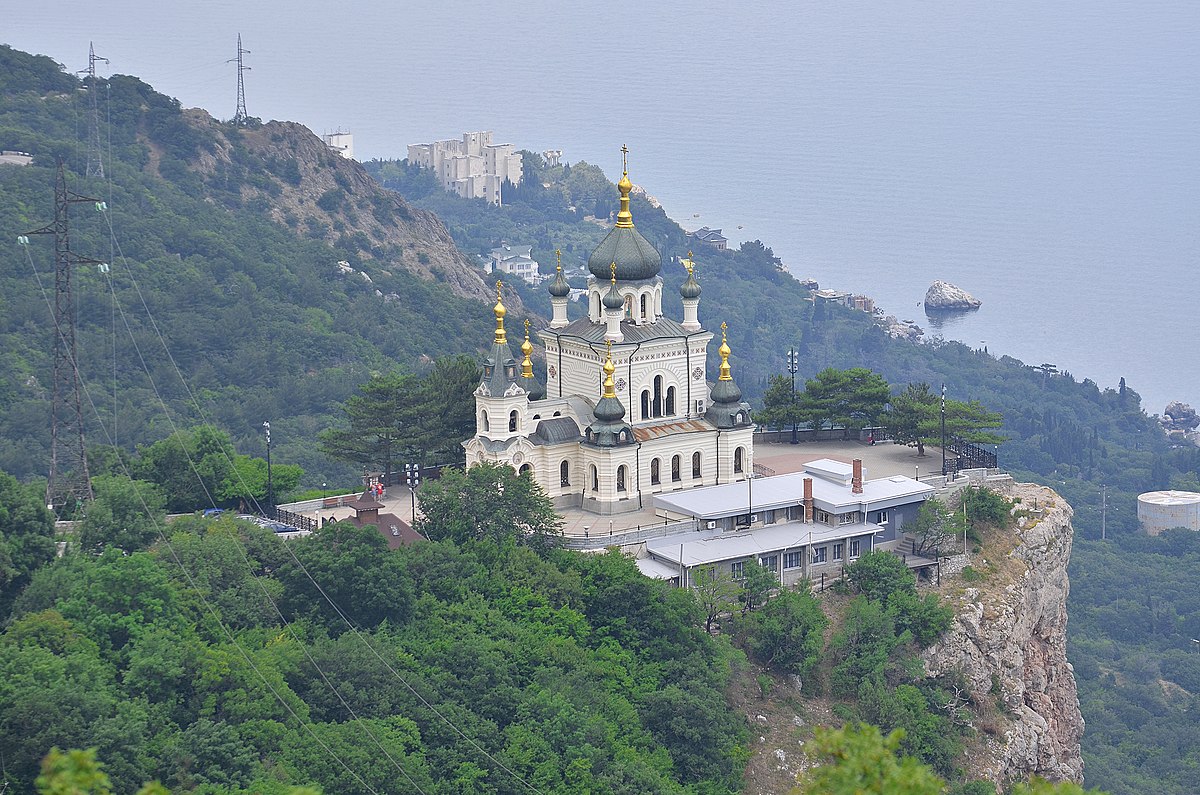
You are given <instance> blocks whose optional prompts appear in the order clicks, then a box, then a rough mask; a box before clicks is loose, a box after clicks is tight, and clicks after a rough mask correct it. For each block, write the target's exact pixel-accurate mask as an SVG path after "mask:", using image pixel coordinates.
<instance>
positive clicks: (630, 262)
mask: <svg viewBox="0 0 1200 795" xmlns="http://www.w3.org/2000/svg"><path fill="white" fill-rule="evenodd" d="M628 151H629V150H628V149H626V148H625V147H624V146H622V147H621V155H622V161H624V155H625V153H626V152H628ZM617 190H618V191H619V192H620V194H621V209H620V212H618V213H617V224H616V226H614V227H613V228H612V229H611V230H610V231H609V233H608V235H607V236H605V238H604V240H602V241H600V245H599V246H597V247H596V250H595V251H593V252H592V256H590V257H588V270H590V271H591V272H592V274H593V275H594V276H595V277H596V278H597V279H605V278H608V277H609V276H610V275H613V276H616V278H617V279H619V280H620V281H637V280H641V279H653V278H654V277H655V276H657V275H658V272H659V271H660V270H662V257H661V256H659V254H658V251H657V250H656V249H655V248H654V246H652V245H650V241H649V240H647V239H646V238H644V237H642V235H641V233H640V232H638V230H636V229H634V228H633V214H632V213H630V212H629V192H630V191H631V190H633V183H632V182H630V181H629V169H628V167H627V166H625V165H623V166H622V173H621V181H620V182H618V183H617ZM614 265H615V266H616V267H615V270H613V266H614Z"/></svg>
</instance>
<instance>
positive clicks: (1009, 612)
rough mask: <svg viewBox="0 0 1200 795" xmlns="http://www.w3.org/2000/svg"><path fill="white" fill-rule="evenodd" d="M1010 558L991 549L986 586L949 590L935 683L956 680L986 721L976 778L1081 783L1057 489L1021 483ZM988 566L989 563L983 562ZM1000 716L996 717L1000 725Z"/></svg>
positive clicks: (1065, 551) (1067, 514)
mask: <svg viewBox="0 0 1200 795" xmlns="http://www.w3.org/2000/svg"><path fill="white" fill-rule="evenodd" d="M1006 491H1007V496H1008V497H1010V498H1019V499H1020V503H1019V504H1018V505H1017V506H1016V508H1015V513H1016V516H1017V527H1016V528H1015V529H1014V530H1013V531H1012V534H1013V535H1014V538H1013V540H1012V543H1006V544H1004V545H1003V546H1006V547H1007V549H1003V548H992V547H990V546H989V547H988V548H985V550H984V552H983V554H982V555H976V556H975V558H976V559H973V560H972V561H971V565H972V567H973V568H974V569H976V570H977V571H983V572H985V574H984V575H983V577H982V579H981V580H980V581H978V583H977V584H976V583H968V582H966V581H962V582H961V588H960V590H959V593H958V594H957V595H951V594H952V593H953V591H952V589H953V588H954V587H955V586H954V585H950V586H948V587H946V589H945V590H946V591H947V596H948V597H949V603H950V605H951V606H952V607H954V609H955V621H954V624H953V625H952V626H951V628H950V630H949V631H948V632H947V633H946V635H945V636H944V637H943V638H942V640H940V641H939V642H938V643H937V644H935V645H934V646H931V647H930V648H929V649H927V650H926V651H925V653H924V655H923V657H924V663H925V669H926V672H927V673H928V674H929V675H930V676H941V675H947V674H949V675H957V676H960V677H961V678H962V680H963V681H964V682H965V683H966V685H967V688H968V689H969V691H970V694H971V700H972V701H973V702H974V703H975V704H976V706H977V714H976V718H975V719H976V720H977V721H980V722H983V721H987V722H988V725H986V726H977V728H981V729H982V730H981V731H980V733H979V737H980V738H981V741H980V743H979V744H978V747H976V748H973V749H972V750H971V751H970V752H969V753H968V759H967V765H968V768H969V770H970V773H971V774H972V775H974V776H977V777H980V778H986V779H989V780H991V781H993V782H995V783H996V784H998V785H1000V786H1001V787H1003V786H1005V785H1007V784H1009V783H1011V782H1013V781H1018V780H1025V779H1027V778H1028V777H1029V776H1032V775H1038V776H1042V777H1043V778H1047V779H1051V780H1056V781H1074V782H1082V780H1083V759H1082V757H1081V756H1080V750H1079V741H1080V738H1081V737H1082V736H1083V717H1082V715H1081V714H1080V712H1079V697H1078V695H1077V693H1076V690H1075V676H1074V672H1073V670H1072V668H1071V664H1070V663H1069V662H1067V638H1066V634H1067V592H1068V590H1069V583H1068V580H1067V562H1068V560H1069V559H1070V557H1071V541H1072V535H1073V530H1072V529H1071V515H1072V510H1071V506H1069V505H1068V504H1067V503H1066V502H1065V501H1064V500H1063V499H1062V497H1060V496H1059V495H1057V494H1055V493H1054V492H1053V491H1051V490H1050V489H1047V488H1044V487H1041V486H1035V485H1028V484H1019V485H1014V486H1011V487H1009V488H1008V489H1006ZM985 558H990V559H985ZM997 716H998V717H997Z"/></svg>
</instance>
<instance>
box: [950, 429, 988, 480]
mask: <svg viewBox="0 0 1200 795" xmlns="http://www.w3.org/2000/svg"><path fill="white" fill-rule="evenodd" d="M946 452H947V453H953V454H954V459H953V460H951V459H950V458H947V459H946V474H947V475H954V474H956V473H957V472H958V471H959V470H962V469H996V467H997V464H996V454H995V453H994V452H992V451H991V450H988V449H986V448H983V447H980V446H979V445H977V444H971V443H970V442H967V441H963V440H962V439H957V438H956V439H953V440H951V441H950V442H949V443H948V444H947V445H946Z"/></svg>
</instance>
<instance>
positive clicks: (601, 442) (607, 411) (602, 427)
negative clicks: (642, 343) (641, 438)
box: [586, 342, 634, 447]
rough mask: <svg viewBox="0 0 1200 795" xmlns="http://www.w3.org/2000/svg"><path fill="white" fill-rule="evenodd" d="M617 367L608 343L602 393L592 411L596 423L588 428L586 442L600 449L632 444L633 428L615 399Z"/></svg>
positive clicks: (623, 406) (621, 405)
mask: <svg viewBox="0 0 1200 795" xmlns="http://www.w3.org/2000/svg"><path fill="white" fill-rule="evenodd" d="M616 369H617V367H616V365H614V364H613V360H612V343H611V342H610V343H608V358H607V359H606V360H605V362H604V392H603V394H602V395H601V397H600V400H599V401H598V402H597V403H596V408H595V409H594V410H593V411H592V414H594V415H595V417H596V421H595V422H593V423H592V424H591V425H589V426H588V429H587V436H586V438H587V441H588V443H590V444H594V445H597V446H600V447H616V446H617V445H623V444H633V441H634V440H633V428H631V427H630V426H629V423H627V422H625V405H624V404H623V403H621V399H620V398H618V397H617V390H616V385H615V384H614V383H613V373H614V372H615V371H616Z"/></svg>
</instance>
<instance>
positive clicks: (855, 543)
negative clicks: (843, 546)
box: [850, 538, 862, 560]
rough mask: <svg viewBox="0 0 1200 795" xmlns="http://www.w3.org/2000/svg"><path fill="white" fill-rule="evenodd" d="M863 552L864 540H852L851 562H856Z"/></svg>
mask: <svg viewBox="0 0 1200 795" xmlns="http://www.w3.org/2000/svg"><path fill="white" fill-rule="evenodd" d="M861 551H862V540H861V539H858V538H852V539H850V560H854V559H855V558H857V557H858V556H859V554H860V553H861Z"/></svg>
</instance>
